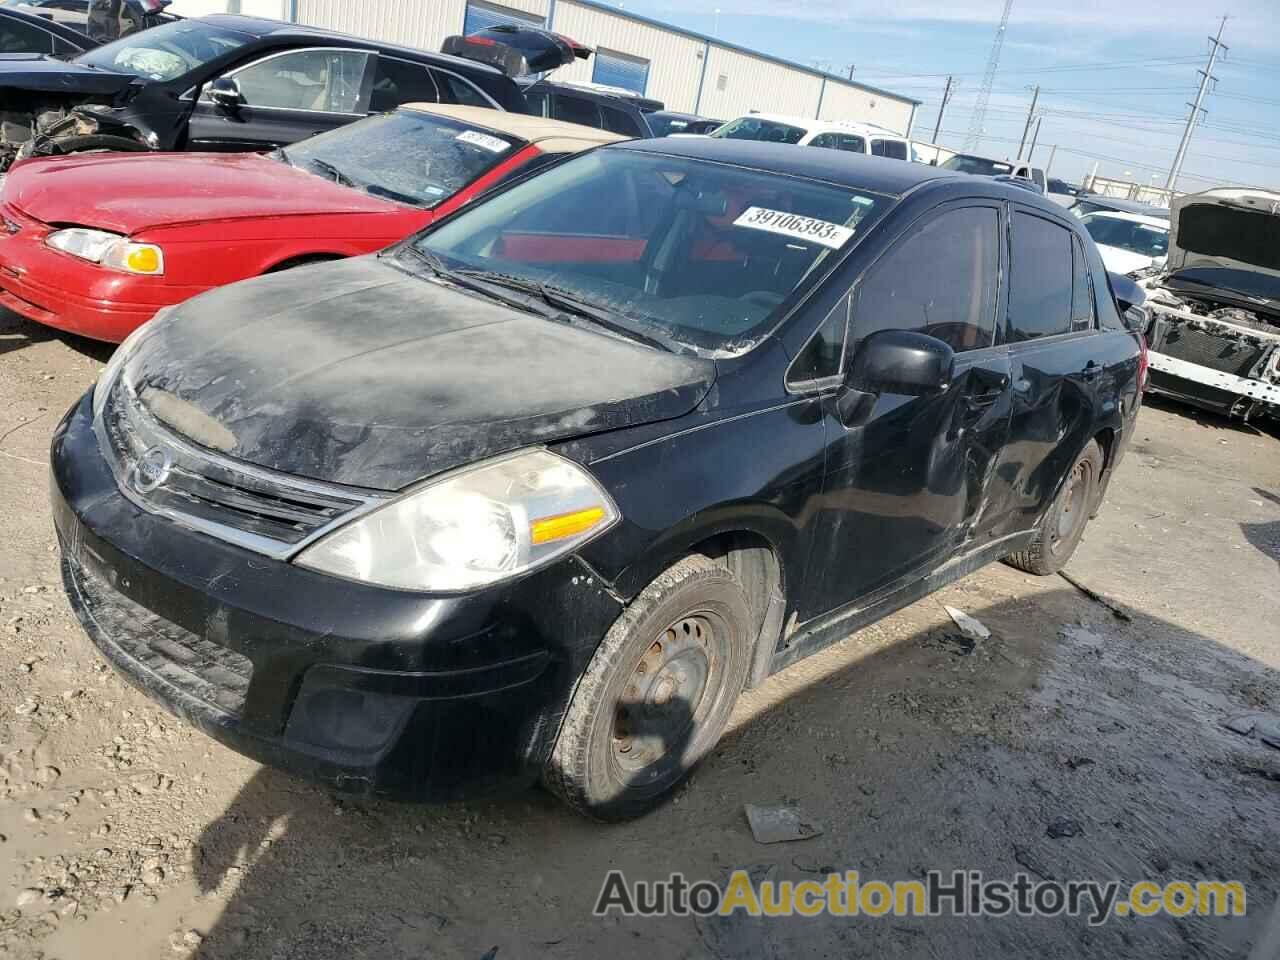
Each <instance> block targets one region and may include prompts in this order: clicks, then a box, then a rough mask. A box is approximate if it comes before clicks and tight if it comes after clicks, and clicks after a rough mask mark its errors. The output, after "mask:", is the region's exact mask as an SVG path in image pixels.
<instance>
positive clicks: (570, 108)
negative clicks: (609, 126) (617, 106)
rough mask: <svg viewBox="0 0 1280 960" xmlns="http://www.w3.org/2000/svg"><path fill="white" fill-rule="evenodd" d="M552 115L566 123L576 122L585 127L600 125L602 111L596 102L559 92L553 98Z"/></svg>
mask: <svg viewBox="0 0 1280 960" xmlns="http://www.w3.org/2000/svg"><path fill="white" fill-rule="evenodd" d="M551 116H552V118H553V119H555V120H563V121H564V122H565V123H576V124H580V125H581V126H584V127H597V128H598V127H599V126H600V111H599V110H598V109H596V105H595V103H593V102H592V101H590V100H584V99H582V98H581V97H569V96H565V95H564V94H563V93H557V94H555V95H554V96H553V97H552V98H551Z"/></svg>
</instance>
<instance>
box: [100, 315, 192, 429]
mask: <svg viewBox="0 0 1280 960" xmlns="http://www.w3.org/2000/svg"><path fill="white" fill-rule="evenodd" d="M174 309H175V308H174V307H161V308H160V309H159V310H157V311H156V312H155V315H154V316H152V318H151V319H150V320H148V321H147V322H146V323H144V324H143V325H142V326H140V327H138V328H137V329H136V330H134V331H133V333H131V334H129V336H127V337H125V338H124V340H123V341H122V342H121V344H120V346H118V347H116V349H115V353H113V354H111V359H110V360H108V361H107V365H106V366H105V367H103V368H102V374H101V376H99V377H98V382H97V384H96V385H95V386H94V388H93V417H94V419H95V420H96V419H97V418H98V415H99V414H100V413H102V405H103V404H105V403H106V402H107V394H108V393H110V392H111V385H112V384H113V383H115V382H116V377H118V376H120V370H121V369H122V368H123V367H124V362H125V361H126V360H128V359H129V354H131V353H133V351H134V350H135V349H136V348H137V346H138V344H139V343H141V342H142V341H143V340H144V339H145V338H146V337H148V336H150V335H151V334H152V333H154V332H155V331H156V330H157V329H159V328H160V326H161V325H162V324H163V323H164V322H165V317H167V316H168V315H169V314H171V313H172V312H173V311H174Z"/></svg>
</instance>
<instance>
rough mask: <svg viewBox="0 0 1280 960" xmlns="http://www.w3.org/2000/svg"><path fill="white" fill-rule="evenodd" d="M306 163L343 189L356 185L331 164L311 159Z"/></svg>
mask: <svg viewBox="0 0 1280 960" xmlns="http://www.w3.org/2000/svg"><path fill="white" fill-rule="evenodd" d="M307 163H309V164H311V166H313V167H315V168H316V169H317V170H319V171H320V172H321V173H324V174H327V175H328V176H330V177H332V178H333V182H334V183H340V184H342V185H343V186H344V187H354V186H355V185H356V182H355V181H354V180H352V179H351V178H350V177H348V176H347V175H346V174H345V173H343V172H342V171H341V170H339V169H338V168H337V167H335V166H334V165H333V164H332V163H330V162H329V161H327V160H318V159H317V158H315V157H312V158H311V159H310V160H308V161H307Z"/></svg>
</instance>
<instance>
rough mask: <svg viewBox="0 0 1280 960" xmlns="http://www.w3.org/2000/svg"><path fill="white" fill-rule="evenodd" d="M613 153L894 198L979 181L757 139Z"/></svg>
mask: <svg viewBox="0 0 1280 960" xmlns="http://www.w3.org/2000/svg"><path fill="white" fill-rule="evenodd" d="M610 149H624V150H642V151H644V152H646V153H654V154H664V155H667V156H677V157H689V158H691V159H695V160H709V161H712V162H715V163H729V164H735V165H737V166H743V167H753V168H756V169H759V170H765V171H770V172H776V173H781V174H787V175H789V176H793V177H806V178H808V179H811V180H825V181H827V182H829V183H836V184H840V185H842V186H846V187H851V188H854V189H857V190H870V191H873V192H875V193H884V194H890V195H894V196H897V195H900V194H903V193H906V192H907V191H908V190H910V189H912V188H913V187H916V186H919V185H920V184H922V183H926V182H928V181H931V180H949V181H953V182H967V181H970V180H973V179H976V178H973V177H969V176H967V175H965V174H961V173H955V172H954V171H951V170H941V169H939V168H938V167H932V166H928V165H926V164H922V163H908V162H906V161H905V160H891V159H889V158H887V157H872V156H866V155H864V154H860V153H850V152H848V151H844V150H825V149H823V148H821V147H799V146H795V145H793V144H788V143H762V142H760V141H758V140H726V139H717V138H715V137H661V138H659V139H656V140H629V141H627V142H626V143H620V144H618V145H617V146H616V147H611V148H610ZM1002 195H1003V194H1002Z"/></svg>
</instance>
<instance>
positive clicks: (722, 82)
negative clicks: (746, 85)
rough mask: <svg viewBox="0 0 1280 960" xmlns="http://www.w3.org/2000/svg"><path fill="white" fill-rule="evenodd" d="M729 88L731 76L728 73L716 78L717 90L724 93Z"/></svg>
mask: <svg viewBox="0 0 1280 960" xmlns="http://www.w3.org/2000/svg"><path fill="white" fill-rule="evenodd" d="M727 86H729V75H728V74H727V73H722V74H720V76H718V77H716V89H717V90H721V91H723V90H724V88H725V87H727Z"/></svg>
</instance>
